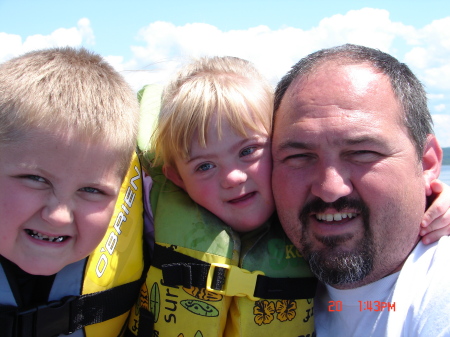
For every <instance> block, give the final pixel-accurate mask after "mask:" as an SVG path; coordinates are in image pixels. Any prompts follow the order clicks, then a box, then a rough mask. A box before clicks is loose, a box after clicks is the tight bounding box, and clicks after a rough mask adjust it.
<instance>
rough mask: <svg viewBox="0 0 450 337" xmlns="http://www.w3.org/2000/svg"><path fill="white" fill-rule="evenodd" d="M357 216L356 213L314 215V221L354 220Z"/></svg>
mask: <svg viewBox="0 0 450 337" xmlns="http://www.w3.org/2000/svg"><path fill="white" fill-rule="evenodd" d="M357 215H358V214H356V213H334V214H325V213H318V214H316V219H317V220H322V221H341V220H342V219H347V218H349V219H351V218H354V217H356V216H357Z"/></svg>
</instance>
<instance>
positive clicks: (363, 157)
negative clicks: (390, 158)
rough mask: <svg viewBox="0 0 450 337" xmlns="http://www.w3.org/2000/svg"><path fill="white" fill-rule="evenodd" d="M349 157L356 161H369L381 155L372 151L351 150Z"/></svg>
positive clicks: (378, 158) (377, 158)
mask: <svg viewBox="0 0 450 337" xmlns="http://www.w3.org/2000/svg"><path fill="white" fill-rule="evenodd" d="M351 157H352V158H353V159H354V160H356V161H359V162H364V163H369V162H374V161H377V160H380V158H381V157H382V155H381V154H380V153H378V152H374V151H367V150H361V151H354V152H352V153H351Z"/></svg>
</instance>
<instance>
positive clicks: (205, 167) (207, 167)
mask: <svg viewBox="0 0 450 337" xmlns="http://www.w3.org/2000/svg"><path fill="white" fill-rule="evenodd" d="M212 168H214V165H213V164H211V163H205V164H201V165H200V166H199V167H197V171H208V170H211V169H212Z"/></svg>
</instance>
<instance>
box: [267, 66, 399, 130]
mask: <svg viewBox="0 0 450 337" xmlns="http://www.w3.org/2000/svg"><path fill="white" fill-rule="evenodd" d="M386 91H387V92H388V93H389V94H390V95H389V96H390V98H392V99H391V100H389V102H385V105H386V106H385V109H383V111H385V112H386V114H388V113H391V112H392V113H395V114H397V115H398V119H397V120H398V122H399V123H400V124H402V125H403V124H404V114H403V109H402V107H401V104H400V102H399V100H398V99H397V97H396V95H395V93H394V91H393V89H392V86H391V82H390V79H389V78H388V76H386V75H385V74H383V73H381V72H380V71H378V70H377V69H375V68H373V67H372V66H371V65H370V64H367V63H358V64H355V63H351V64H348V63H344V64H342V63H337V62H327V63H323V64H321V65H319V66H317V67H315V68H314V69H313V70H312V71H311V72H309V73H308V74H305V75H303V76H298V77H297V78H296V79H294V80H293V82H292V83H291V85H290V86H289V88H288V89H287V90H286V93H285V95H284V97H283V99H282V101H281V104H280V107H279V109H278V111H277V114H276V115H277V116H276V118H280V117H281V118H283V117H284V118H286V117H287V118H294V119H298V118H301V117H302V116H306V115H307V114H308V113H309V112H310V109H309V108H310V107H311V106H319V107H320V106H336V107H338V108H339V109H344V110H347V111H357V110H359V109H360V108H361V106H363V105H365V104H367V103H366V102H367V98H368V97H374V98H375V97H377V96H379V94H380V93H381V92H383V93H386ZM349 93H350V96H349ZM376 103H377V104H383V103H384V102H380V101H377V102H376ZM393 107H395V108H394V109H393ZM286 114H288V115H291V116H290V117H288V116H281V115H286ZM380 118H383V116H380Z"/></svg>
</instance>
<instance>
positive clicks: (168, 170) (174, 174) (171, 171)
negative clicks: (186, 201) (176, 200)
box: [163, 165, 184, 189]
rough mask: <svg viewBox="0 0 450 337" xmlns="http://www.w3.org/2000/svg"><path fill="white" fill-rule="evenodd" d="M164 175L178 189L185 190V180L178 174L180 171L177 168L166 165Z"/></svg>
mask: <svg viewBox="0 0 450 337" xmlns="http://www.w3.org/2000/svg"><path fill="white" fill-rule="evenodd" d="M163 173H164V175H165V176H166V177H167V179H169V180H171V181H172V182H173V183H174V184H175V185H177V186H178V187H181V188H182V189H184V182H183V179H181V177H180V174H179V173H178V170H177V169H176V168H174V167H172V166H169V165H164V166H163Z"/></svg>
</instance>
